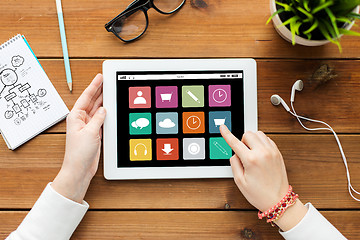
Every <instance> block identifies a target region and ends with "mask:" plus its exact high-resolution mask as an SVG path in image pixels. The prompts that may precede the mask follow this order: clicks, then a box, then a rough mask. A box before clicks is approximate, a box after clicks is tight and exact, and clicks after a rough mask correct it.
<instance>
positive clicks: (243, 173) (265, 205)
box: [220, 125, 307, 231]
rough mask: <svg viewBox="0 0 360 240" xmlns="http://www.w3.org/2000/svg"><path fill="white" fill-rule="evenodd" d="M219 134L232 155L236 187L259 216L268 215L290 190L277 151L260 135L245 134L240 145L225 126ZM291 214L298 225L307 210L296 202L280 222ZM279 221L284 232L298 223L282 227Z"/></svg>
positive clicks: (231, 161) (279, 154) (273, 145)
mask: <svg viewBox="0 0 360 240" xmlns="http://www.w3.org/2000/svg"><path fill="white" fill-rule="evenodd" d="M220 132H221V135H222V136H223V138H224V139H225V141H226V142H227V143H228V144H229V146H230V147H231V148H232V149H233V150H234V152H235V155H234V156H232V157H231V158H230V164H231V168H232V171H233V175H234V180H235V183H236V185H237V187H238V188H239V190H240V191H241V192H242V194H243V195H244V197H245V198H246V199H247V200H248V201H249V203H250V204H252V205H253V206H254V207H255V208H257V209H259V210H260V211H261V212H265V211H267V210H268V209H270V208H271V207H273V206H274V205H275V204H277V203H278V202H279V201H280V200H281V199H282V198H283V197H284V196H285V195H286V193H287V191H288V189H289V182H288V178H287V174H286V168H285V164H284V160H283V157H282V155H281V153H280V151H279V149H278V147H277V146H276V144H275V143H274V141H273V140H271V139H270V138H269V137H267V136H266V135H265V134H264V133H263V132H260V131H258V132H256V133H254V132H246V133H245V134H244V135H243V138H242V139H241V141H240V140H239V139H237V138H236V137H235V136H234V135H233V134H232V133H231V132H230V131H229V130H228V128H227V127H226V126H225V125H222V126H220ZM294 210H297V211H296V215H297V217H296V216H292V217H293V218H294V219H298V218H299V219H298V220H299V221H300V220H301V219H302V218H303V217H304V216H305V214H306V211H307V208H306V207H305V206H304V205H303V204H302V203H301V202H300V201H297V203H296V204H295V205H294V206H291V207H290V208H289V209H287V210H286V211H285V213H284V215H283V216H282V217H281V218H280V219H281V220H283V219H284V218H285V219H287V217H286V216H285V214H286V215H288V214H287V213H288V212H289V213H292V212H293V211H294ZM280 219H279V221H277V222H276V223H277V224H278V225H279V227H280V228H281V229H282V230H284V231H286V230H289V228H291V227H293V226H295V225H296V223H297V222H299V221H297V222H295V223H292V224H287V223H289V221H285V224H282V221H280ZM290 222H292V221H290ZM294 224H295V225H294ZM281 225H283V226H281ZM292 225H293V226H292Z"/></svg>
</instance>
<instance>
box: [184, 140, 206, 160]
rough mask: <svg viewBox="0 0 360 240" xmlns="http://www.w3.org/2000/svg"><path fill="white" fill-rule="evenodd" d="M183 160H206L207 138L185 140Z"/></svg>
mask: <svg viewBox="0 0 360 240" xmlns="http://www.w3.org/2000/svg"><path fill="white" fill-rule="evenodd" d="M183 158H184V160H203V159H205V138H184V139H183Z"/></svg>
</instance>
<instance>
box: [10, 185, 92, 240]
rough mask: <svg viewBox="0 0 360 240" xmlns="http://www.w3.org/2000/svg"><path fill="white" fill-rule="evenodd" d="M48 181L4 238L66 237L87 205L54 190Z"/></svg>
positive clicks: (41, 239) (44, 239) (45, 239)
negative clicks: (25, 212)
mask: <svg viewBox="0 0 360 240" xmlns="http://www.w3.org/2000/svg"><path fill="white" fill-rule="evenodd" d="M50 184H51V183H49V184H48V185H47V186H46V188H45V190H44V191H43V193H42V194H41V196H40V197H39V199H38V200H37V201H36V203H35V205H34V206H33V208H32V209H31V211H30V212H29V213H28V214H27V215H26V217H25V218H24V220H23V222H22V223H21V224H20V226H19V227H18V228H17V229H16V231H14V232H12V233H11V234H10V235H9V236H8V237H7V238H6V240H48V239H52V240H65V239H69V238H70V237H71V235H72V234H73V232H74V231H75V229H76V227H77V226H78V225H79V223H80V221H81V219H82V218H83V217H84V215H85V213H86V211H87V210H88V208H89V204H87V203H86V202H85V201H83V203H82V204H80V203H77V202H74V201H72V200H70V199H68V198H66V197H64V196H62V195H61V194H59V193H57V192H56V191H55V190H54V189H53V188H52V187H51V185H50Z"/></svg>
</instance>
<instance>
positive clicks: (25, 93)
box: [0, 55, 50, 125]
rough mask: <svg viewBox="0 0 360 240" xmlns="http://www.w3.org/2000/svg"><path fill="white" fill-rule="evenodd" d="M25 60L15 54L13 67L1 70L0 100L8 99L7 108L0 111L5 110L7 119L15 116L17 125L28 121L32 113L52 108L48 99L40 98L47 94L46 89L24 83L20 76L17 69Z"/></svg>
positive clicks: (4, 114)
mask: <svg viewBox="0 0 360 240" xmlns="http://www.w3.org/2000/svg"><path fill="white" fill-rule="evenodd" d="M24 62H25V59H24V58H23V57H22V56H20V55H16V56H13V57H12V58H11V66H12V67H13V68H9V66H8V65H7V66H6V68H4V69H3V70H1V71H0V101H4V100H5V101H6V109H1V110H0V111H2V112H3V116H4V117H5V119H9V120H10V119H12V118H15V119H14V120H13V121H14V123H15V124H16V125H20V124H21V122H23V121H26V119H27V118H29V117H30V115H35V114H36V113H37V112H38V111H40V110H42V111H46V110H48V109H49V108H50V106H49V104H47V102H46V101H44V100H39V98H43V97H45V96H46V94H47V91H46V89H44V88H40V89H36V90H35V89H32V87H31V85H30V84H29V83H28V82H25V83H23V82H22V81H23V79H22V77H21V76H20V77H19V75H18V73H17V71H18V69H19V67H21V66H22V65H23V64H24ZM30 69H31V68H30ZM27 70H29V69H27ZM23 71H24V70H23ZM1 85H3V86H1ZM44 106H46V107H44Z"/></svg>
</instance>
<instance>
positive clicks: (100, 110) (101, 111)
mask: <svg viewBox="0 0 360 240" xmlns="http://www.w3.org/2000/svg"><path fill="white" fill-rule="evenodd" d="M98 112H99V113H100V114H105V113H106V111H105V108H103V107H100V108H99V110H98Z"/></svg>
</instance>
